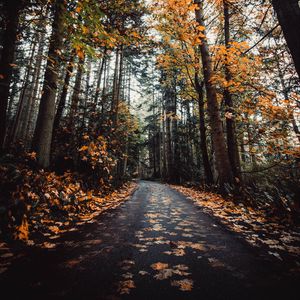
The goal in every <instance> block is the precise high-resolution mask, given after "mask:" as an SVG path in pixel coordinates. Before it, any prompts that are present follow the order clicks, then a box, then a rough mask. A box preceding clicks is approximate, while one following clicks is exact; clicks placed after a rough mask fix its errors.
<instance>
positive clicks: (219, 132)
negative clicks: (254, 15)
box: [195, 0, 233, 191]
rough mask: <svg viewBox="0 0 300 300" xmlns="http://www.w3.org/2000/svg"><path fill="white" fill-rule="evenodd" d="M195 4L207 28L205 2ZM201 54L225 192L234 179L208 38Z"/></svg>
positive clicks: (202, 45) (215, 146)
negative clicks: (214, 82) (225, 186)
mask: <svg viewBox="0 0 300 300" xmlns="http://www.w3.org/2000/svg"><path fill="white" fill-rule="evenodd" d="M195 3H196V4H197V6H198V9H196V10H195V14H196V21H197V22H198V24H199V25H200V26H204V27H205V24H204V18H203V2H202V1H200V0H195ZM204 34H205V32H204ZM200 52H201V59H202V66H203V76H204V82H205V87H206V95H207V108H208V114H209V118H210V125H211V129H212V140H213V145H214V155H215V160H216V169H217V172H218V176H219V184H220V187H221V189H222V190H223V191H224V184H225V183H232V182H233V178H232V172H231V166H230V162H229V158H228V152H227V149H226V142H225V136H224V133H223V128H222V120H221V116H220V108H219V104H218V100H217V93H216V88H215V86H214V84H213V81H212V78H213V72H212V63H211V58H210V54H209V50H208V42H207V38H203V39H202V40H201V45H200Z"/></svg>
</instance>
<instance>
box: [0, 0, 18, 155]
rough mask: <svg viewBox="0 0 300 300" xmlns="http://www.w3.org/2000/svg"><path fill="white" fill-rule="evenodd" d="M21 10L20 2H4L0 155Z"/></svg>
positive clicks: (0, 83) (16, 0) (0, 89)
mask: <svg viewBox="0 0 300 300" xmlns="http://www.w3.org/2000/svg"><path fill="white" fill-rule="evenodd" d="M21 8H22V1H21V0H10V1H4V3H3V10H4V15H5V20H4V26H5V29H4V32H3V41H2V45H3V49H2V52H1V60H0V153H1V152H2V151H3V147H4V139H5V134H6V118H7V114H6V110H7V105H8V98H9V90H10V83H11V77H12V69H13V66H12V64H13V62H14V56H15V48H16V41H17V31H18V27H19V17H20V13H21Z"/></svg>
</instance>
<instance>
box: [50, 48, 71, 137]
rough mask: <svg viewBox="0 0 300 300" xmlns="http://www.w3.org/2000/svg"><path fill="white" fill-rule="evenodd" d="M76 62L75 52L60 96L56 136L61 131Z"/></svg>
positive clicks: (55, 128)
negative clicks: (60, 125)
mask: <svg viewBox="0 0 300 300" xmlns="http://www.w3.org/2000/svg"><path fill="white" fill-rule="evenodd" d="M74 60H75V52H74V51H72V53H71V57H70V59H69V62H68V66H67V70H66V75H65V79H64V85H63V89H62V93H61V95H60V98H59V101H58V106H57V111H56V114H55V119H54V124H53V134H54V135H55V133H56V132H57V131H58V129H59V124H60V121H61V118H62V115H63V111H64V109H65V107H66V100H67V95H68V90H69V85H70V80H71V77H72V75H73V70H74Z"/></svg>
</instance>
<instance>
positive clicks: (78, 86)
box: [69, 58, 84, 130]
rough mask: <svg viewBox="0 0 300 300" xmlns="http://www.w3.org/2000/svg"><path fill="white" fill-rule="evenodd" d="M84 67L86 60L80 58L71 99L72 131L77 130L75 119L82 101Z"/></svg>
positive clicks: (70, 117) (70, 120)
mask: <svg viewBox="0 0 300 300" xmlns="http://www.w3.org/2000/svg"><path fill="white" fill-rule="evenodd" d="M83 65H84V58H80V59H79V62H78V68H77V74H76V79H75V85H74V91H73V94H72V99H71V110H70V113H69V122H70V123H69V126H70V128H71V130H75V128H74V119H75V116H76V114H77V111H78V103H79V100H80V93H81V81H82V74H83Z"/></svg>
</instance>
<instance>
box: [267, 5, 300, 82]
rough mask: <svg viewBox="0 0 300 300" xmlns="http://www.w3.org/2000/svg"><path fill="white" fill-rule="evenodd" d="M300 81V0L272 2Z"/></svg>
mask: <svg viewBox="0 0 300 300" xmlns="http://www.w3.org/2000/svg"><path fill="white" fill-rule="evenodd" d="M272 3H273V7H274V10H275V12H276V14H277V17H278V20H279V24H280V26H281V28H282V30H283V34H284V37H285V39H286V42H287V45H288V47H289V49H290V51H291V55H292V57H293V60H294V64H295V67H296V70H297V73H298V76H299V79H300V34H299V28H300V6H299V1H298V0H272Z"/></svg>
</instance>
